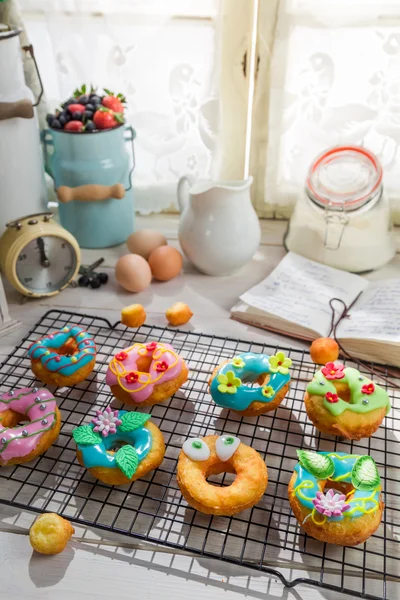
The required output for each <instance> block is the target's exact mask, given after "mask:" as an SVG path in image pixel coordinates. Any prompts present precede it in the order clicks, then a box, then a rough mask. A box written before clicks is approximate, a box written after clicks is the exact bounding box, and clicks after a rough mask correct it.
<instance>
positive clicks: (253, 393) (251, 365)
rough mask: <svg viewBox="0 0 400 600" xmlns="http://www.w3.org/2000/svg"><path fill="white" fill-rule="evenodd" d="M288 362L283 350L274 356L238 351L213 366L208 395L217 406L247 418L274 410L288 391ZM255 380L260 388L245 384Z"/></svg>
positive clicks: (290, 362) (290, 363) (289, 364)
mask: <svg viewBox="0 0 400 600" xmlns="http://www.w3.org/2000/svg"><path fill="white" fill-rule="evenodd" d="M291 365H292V361H291V360H290V358H286V356H285V355H284V353H283V352H277V353H276V355H275V356H268V354H254V353H253V352H245V353H244V354H239V355H238V356H235V358H232V359H231V360H229V361H225V362H224V363H222V364H221V365H219V366H218V367H216V369H214V372H213V374H212V375H211V377H210V380H209V386H210V394H211V396H212V398H213V400H214V402H215V404H218V406H223V407H224V408H230V409H231V410H235V411H236V412H238V413H240V414H241V415H245V416H247V417H254V416H256V415H261V414H263V413H266V412H269V411H270V410H275V408H277V407H278V406H279V405H280V403H281V402H282V400H283V399H284V397H285V396H286V393H287V392H288V390H289V382H290V373H289V367H291ZM255 382H257V383H258V384H259V386H260V387H249V386H247V385H245V384H246V383H255Z"/></svg>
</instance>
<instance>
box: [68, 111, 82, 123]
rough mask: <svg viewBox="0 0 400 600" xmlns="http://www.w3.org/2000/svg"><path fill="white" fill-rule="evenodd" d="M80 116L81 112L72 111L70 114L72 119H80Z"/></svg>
mask: <svg viewBox="0 0 400 600" xmlns="http://www.w3.org/2000/svg"><path fill="white" fill-rule="evenodd" d="M82 116H83V113H80V112H73V113H72V115H71V117H72V121H82Z"/></svg>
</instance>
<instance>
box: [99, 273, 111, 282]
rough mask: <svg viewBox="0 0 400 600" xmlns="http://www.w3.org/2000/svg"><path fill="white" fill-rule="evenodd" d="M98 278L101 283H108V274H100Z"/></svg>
mask: <svg viewBox="0 0 400 600" xmlns="http://www.w3.org/2000/svg"><path fill="white" fill-rule="evenodd" d="M97 277H98V278H99V279H100V283H107V281H108V275H107V273H99V274H98V275H97Z"/></svg>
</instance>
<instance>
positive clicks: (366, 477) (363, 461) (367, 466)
mask: <svg viewBox="0 0 400 600" xmlns="http://www.w3.org/2000/svg"><path fill="white" fill-rule="evenodd" d="M380 482H381V478H380V477H379V473H378V469H377V468H376V464H375V461H374V459H373V458H371V457H370V456H360V458H358V459H357V460H356V462H355V463H354V467H353V469H352V471H351V483H352V484H353V486H354V487H355V488H356V489H357V490H362V491H363V492H366V491H368V490H372V489H374V488H376V487H378V485H379V484H380Z"/></svg>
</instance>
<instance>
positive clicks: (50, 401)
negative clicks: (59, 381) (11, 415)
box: [0, 388, 57, 465]
mask: <svg viewBox="0 0 400 600" xmlns="http://www.w3.org/2000/svg"><path fill="white" fill-rule="evenodd" d="M56 406H57V405H56V401H55V398H54V396H53V395H52V394H51V393H50V392H49V390H46V389H44V388H40V389H38V388H21V389H17V390H13V391H11V392H7V393H6V394H3V395H2V396H0V464H3V465H4V464H6V463H7V462H8V461H9V460H11V459H14V458H23V457H24V456H27V455H28V454H30V453H31V452H32V451H33V450H34V449H35V448H36V446H37V445H38V443H39V441H40V438H41V437H42V436H43V434H44V433H45V432H46V431H49V430H50V429H52V428H53V427H54V424H55V420H56V413H55V409H56ZM6 410H13V411H15V412H16V413H18V414H20V415H21V416H22V417H24V418H28V419H29V423H22V424H21V425H17V426H16V427H3V426H2V423H1V419H2V416H1V414H2V413H3V412H5V411H6Z"/></svg>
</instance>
